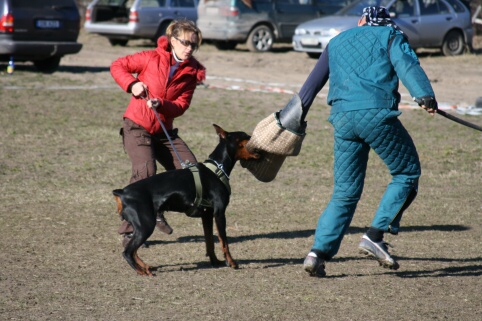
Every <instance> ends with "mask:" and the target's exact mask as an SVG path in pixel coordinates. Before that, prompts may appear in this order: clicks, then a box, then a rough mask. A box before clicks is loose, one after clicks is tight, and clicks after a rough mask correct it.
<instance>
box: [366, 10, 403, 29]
mask: <svg viewBox="0 0 482 321" xmlns="http://www.w3.org/2000/svg"><path fill="white" fill-rule="evenodd" d="M363 16H365V18H366V22H367V23H366V24H367V25H369V26H387V27H392V28H394V29H396V30H398V31H400V32H401V33H402V34H403V31H402V30H401V29H400V28H399V27H398V26H397V25H396V24H395V22H393V20H392V19H391V18H390V13H389V12H388V10H387V8H385V7H366V8H364V9H363V15H362V17H363Z"/></svg>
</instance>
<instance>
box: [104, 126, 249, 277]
mask: <svg viewBox="0 0 482 321" xmlns="http://www.w3.org/2000/svg"><path fill="white" fill-rule="evenodd" d="M213 126H214V128H215V129H216V133H217V134H218V136H219V144H218V145H217V146H216V148H215V149H214V151H213V152H212V153H211V155H209V158H208V159H207V160H206V161H205V162H204V163H198V164H196V165H194V166H191V167H190V168H185V169H179V170H172V171H167V172H163V173H161V174H157V175H154V176H151V177H149V178H146V179H143V180H140V181H138V182H135V183H132V184H130V185H128V186H126V187H125V188H123V189H116V190H114V191H113V194H114V197H115V199H116V201H117V211H118V213H119V215H121V216H122V218H123V219H125V220H126V221H128V222H129V223H130V224H131V225H132V226H133V227H134V233H133V236H132V238H131V239H130V241H129V243H127V245H126V247H125V248H124V252H123V256H124V258H125V259H126V260H127V262H128V263H129V265H130V266H131V267H132V268H133V269H134V270H136V271H137V273H138V274H140V275H149V276H152V271H151V267H150V266H149V265H147V264H145V263H144V262H143V261H142V260H141V259H140V258H139V256H138V254H137V250H138V249H139V247H140V246H141V245H142V244H144V242H146V240H147V239H148V238H149V237H150V236H151V234H152V232H153V231H154V228H155V226H156V215H157V213H158V212H159V211H173V212H180V213H185V214H186V215H188V216H191V217H201V218H202V223H203V230H204V237H205V242H206V251H207V254H206V255H207V256H208V257H209V259H210V261H211V265H213V266H219V265H223V264H226V265H228V266H230V267H232V268H237V267H238V265H237V263H236V262H235V261H234V260H233V258H232V256H231V254H230V252H229V247H228V241H227V236H226V216H225V213H226V208H227V206H228V204H229V199H230V194H231V190H230V186H229V175H230V173H231V171H232V169H233V167H234V165H235V163H236V161H237V160H240V159H245V160H247V159H257V158H259V155H258V154H256V153H251V152H249V151H248V150H247V149H246V144H247V142H248V141H249V139H250V136H249V135H248V134H246V133H245V132H227V131H225V130H223V129H222V128H221V127H219V126H217V125H215V124H214V125H213ZM213 220H214V221H215V222H216V228H217V232H218V238H219V242H220V246H221V248H222V251H223V253H224V258H225V262H223V261H220V260H218V259H217V257H216V255H215V253H214V240H213V225H214V224H213Z"/></svg>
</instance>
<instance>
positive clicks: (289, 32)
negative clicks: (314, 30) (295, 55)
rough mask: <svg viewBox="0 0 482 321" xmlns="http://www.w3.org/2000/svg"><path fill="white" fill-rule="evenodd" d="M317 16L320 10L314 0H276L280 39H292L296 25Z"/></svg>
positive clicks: (276, 19) (275, 10) (275, 16)
mask: <svg viewBox="0 0 482 321" xmlns="http://www.w3.org/2000/svg"><path fill="white" fill-rule="evenodd" d="M317 17H318V11H317V10H316V8H315V6H314V5H313V0H274V18H275V21H276V25H277V27H278V31H279V39H284V40H286V39H288V40H289V39H291V37H292V36H293V35H294V33H295V29H296V26H298V25H299V24H300V23H302V22H305V21H308V20H311V19H315V18H317Z"/></svg>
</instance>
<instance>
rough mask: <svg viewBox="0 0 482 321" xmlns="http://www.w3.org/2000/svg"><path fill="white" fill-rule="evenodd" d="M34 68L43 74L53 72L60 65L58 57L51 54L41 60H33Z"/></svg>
mask: <svg viewBox="0 0 482 321" xmlns="http://www.w3.org/2000/svg"><path fill="white" fill-rule="evenodd" d="M33 64H34V66H35V68H37V70H38V71H41V72H43V73H45V74H51V73H54V72H55V71H56V70H57V69H58V68H59V65H60V57H59V56H53V57H49V58H47V59H43V60H34V62H33Z"/></svg>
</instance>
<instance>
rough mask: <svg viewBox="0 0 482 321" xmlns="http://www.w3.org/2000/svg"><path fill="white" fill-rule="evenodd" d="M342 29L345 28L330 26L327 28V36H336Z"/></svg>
mask: <svg viewBox="0 0 482 321" xmlns="http://www.w3.org/2000/svg"><path fill="white" fill-rule="evenodd" d="M342 31H343V30H340V29H336V28H330V29H328V30H327V36H330V37H334V36H337V35H338V34H339V33H340V32H342Z"/></svg>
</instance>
